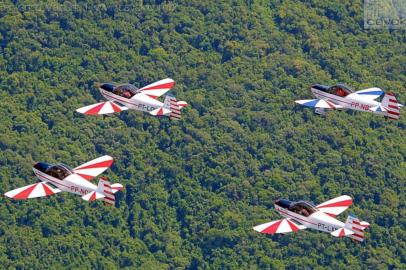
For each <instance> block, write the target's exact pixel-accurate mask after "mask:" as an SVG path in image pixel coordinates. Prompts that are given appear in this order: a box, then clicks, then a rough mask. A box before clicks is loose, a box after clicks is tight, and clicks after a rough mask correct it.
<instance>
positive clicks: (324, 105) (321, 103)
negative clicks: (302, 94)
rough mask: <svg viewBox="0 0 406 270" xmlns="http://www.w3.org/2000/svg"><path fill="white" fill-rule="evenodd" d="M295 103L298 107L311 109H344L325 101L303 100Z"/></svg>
mask: <svg viewBox="0 0 406 270" xmlns="http://www.w3.org/2000/svg"><path fill="white" fill-rule="evenodd" d="M295 102H296V103H298V104H300V105H303V106H307V107H312V108H322V109H333V110H334V109H343V108H344V107H343V106H341V105H338V104H335V103H332V102H331V101H327V100H324V99H304V100H296V101H295Z"/></svg>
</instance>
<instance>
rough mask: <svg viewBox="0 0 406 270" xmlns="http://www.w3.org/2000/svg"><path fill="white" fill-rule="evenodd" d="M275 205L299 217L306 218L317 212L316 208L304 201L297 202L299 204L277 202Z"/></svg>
mask: <svg viewBox="0 0 406 270" xmlns="http://www.w3.org/2000/svg"><path fill="white" fill-rule="evenodd" d="M275 204H276V205H279V206H280V207H283V208H285V209H288V210H289V211H291V212H294V213H297V214H299V215H302V216H305V217H308V216H310V215H311V214H313V213H314V212H317V211H318V210H317V208H316V207H315V206H314V205H313V204H311V203H309V202H305V201H299V202H291V201H288V200H283V199H282V200H278V201H276V202H275Z"/></svg>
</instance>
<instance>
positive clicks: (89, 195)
mask: <svg viewBox="0 0 406 270" xmlns="http://www.w3.org/2000/svg"><path fill="white" fill-rule="evenodd" d="M104 197H105V196H104V195H103V194H101V193H99V192H96V191H92V192H89V193H87V194H86V195H83V196H82V199H83V200H85V201H89V202H91V201H95V200H97V199H101V198H104Z"/></svg>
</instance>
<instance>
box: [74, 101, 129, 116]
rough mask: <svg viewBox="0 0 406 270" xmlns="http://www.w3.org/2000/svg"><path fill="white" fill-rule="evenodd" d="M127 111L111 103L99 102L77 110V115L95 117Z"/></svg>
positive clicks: (125, 108) (123, 107)
mask: <svg viewBox="0 0 406 270" xmlns="http://www.w3.org/2000/svg"><path fill="white" fill-rule="evenodd" d="M125 110H128V108H127V107H125V106H120V105H117V104H116V103H114V102H112V101H105V102H100V103H96V104H92V105H88V106H85V107H82V108H79V109H77V110H76V111H77V112H78V113H83V114H88V115H96V114H109V113H116V112H121V111H125Z"/></svg>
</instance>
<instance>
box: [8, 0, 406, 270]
mask: <svg viewBox="0 0 406 270" xmlns="http://www.w3.org/2000/svg"><path fill="white" fill-rule="evenodd" d="M14 2H17V1H9V2H4V3H2V4H1V5H2V7H3V8H2V9H1V10H0V52H1V54H0V127H1V130H2V132H1V134H0V149H1V154H0V193H4V192H6V191H8V190H10V189H13V188H16V187H19V186H23V185H26V184H29V183H33V182H35V178H34V174H33V173H32V170H31V165H32V164H33V163H34V162H36V161H48V162H57V161H62V162H64V163H66V164H69V165H71V166H73V167H74V166H77V165H79V164H81V163H83V162H85V161H88V160H90V159H93V158H95V157H97V156H100V155H104V154H109V155H111V156H113V157H115V159H116V160H115V163H114V165H113V167H112V169H111V170H109V171H108V172H107V174H106V175H107V176H108V177H109V178H111V179H112V180H113V181H114V182H120V183H123V184H124V186H125V189H124V192H123V193H121V194H120V195H118V202H117V206H116V207H106V206H103V204H102V203H101V202H95V203H87V202H84V201H82V200H81V198H80V197H78V196H74V195H72V194H58V195H56V196H53V197H52V198H46V199H34V200H29V201H21V202H15V201H11V200H9V199H5V198H2V199H1V204H0V216H1V219H0V236H1V237H0V251H1V252H0V263H1V265H2V266H3V267H4V268H5V269H33V268H34V269H60V268H66V269H79V268H80V269H115V268H122V269H125V268H128V269H135V268H136V269H367V268H368V269H402V268H405V267H406V259H405V258H406V244H405V243H406V242H405V241H406V232H405V226H406V208H405V202H406V196H405V186H406V185H405V184H406V180H405V179H406V162H405V158H406V139H405V138H406V133H405V120H404V119H405V118H404V117H403V118H401V119H400V121H398V122H394V121H386V120H385V119H383V118H379V117H374V116H372V115H370V114H363V113H354V112H332V113H330V114H329V115H328V116H327V117H326V118H320V117H319V116H317V115H314V114H313V112H312V110H310V109H308V108H302V107H299V106H295V105H294V102H293V101H294V100H295V99H305V98H311V94H310V91H309V86H310V85H311V84H313V83H316V82H318V83H325V84H334V83H337V82H345V83H347V84H348V85H350V86H352V87H353V88H355V89H361V88H362V87H371V86H378V87H381V88H383V89H384V90H389V89H390V90H392V91H394V92H395V93H396V94H397V97H398V100H399V101H400V102H401V103H406V92H405V85H406V35H405V32H404V31H387V30H379V31H378V30H374V31H372V30H364V29H363V18H362V15H363V9H362V3H361V1H356V2H354V1H352V3H351V4H345V3H342V1H337V0H335V1H329V2H331V3H326V2H327V1H322V0H313V1H306V3H297V1H270V3H268V1H238V0H237V1H224V2H223V3H216V2H215V1H208V2H211V3H202V2H205V1H196V0H189V1H175V2H165V1H144V2H143V4H141V3H139V2H138V1H137V3H135V4H128V5H125V4H117V3H115V2H114V1H107V2H103V3H102V2H101V1H100V2H99V1H88V2H87V3H86V4H84V3H77V4H72V3H73V2H70V3H65V4H60V3H59V2H62V1H51V2H50V3H48V4H47V5H45V4H38V3H36V2H35V1H24V3H18V4H13V3H14ZM166 77H171V78H173V79H174V80H175V81H176V82H177V85H176V87H175V88H174V89H173V91H174V93H175V94H176V96H177V97H178V99H181V100H186V101H188V103H189V104H190V105H191V106H190V107H189V108H187V109H185V112H184V118H183V120H182V121H180V122H171V121H169V120H168V119H166V118H163V119H157V118H154V117H151V116H149V115H147V114H142V113H138V112H135V111H127V112H124V113H122V114H120V115H119V116H117V117H109V118H102V117H84V116H82V115H79V114H77V113H75V112H74V110H75V109H76V108H79V107H81V106H84V105H87V104H91V103H95V102H96V101H99V100H102V97H101V95H100V94H99V92H98V91H97V89H96V88H95V87H94V84H95V82H100V81H101V82H109V81H112V82H117V83H119V82H121V83H124V82H128V81H129V82H132V83H134V84H135V85H137V86H142V85H145V84H147V83H151V82H153V81H155V80H158V79H162V78H166ZM341 194H348V195H350V196H352V197H353V198H354V205H353V206H352V207H351V208H350V209H349V210H348V211H347V212H346V213H344V214H342V216H340V218H341V220H345V217H346V215H347V214H349V213H354V214H356V215H357V216H359V217H360V218H362V219H363V220H366V221H368V222H370V223H371V227H370V228H369V229H368V230H367V236H366V237H367V240H366V241H365V242H364V243H363V244H361V245H357V244H355V243H353V242H352V241H351V240H350V239H336V238H333V237H331V236H329V235H327V234H322V233H318V232H314V231H304V232H300V233H297V234H290V235H285V236H265V235H260V234H258V233H256V232H255V231H253V230H252V227H253V226H254V225H257V224H260V223H262V222H265V221H270V220H273V219H277V218H279V216H278V215H277V213H276V211H274V210H273V201H274V200H275V199H277V198H289V199H292V200H296V199H305V200H311V201H314V202H322V201H325V200H327V199H330V198H333V197H335V196H337V195H341Z"/></svg>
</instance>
